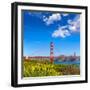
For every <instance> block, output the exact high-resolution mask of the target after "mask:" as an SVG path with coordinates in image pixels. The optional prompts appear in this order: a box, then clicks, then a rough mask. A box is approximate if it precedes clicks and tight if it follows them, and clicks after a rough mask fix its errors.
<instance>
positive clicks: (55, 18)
mask: <svg viewBox="0 0 90 90" xmlns="http://www.w3.org/2000/svg"><path fill="white" fill-rule="evenodd" d="M59 20H61V15H60V14H59V13H56V14H52V15H51V16H49V17H45V16H44V17H43V21H44V22H45V23H46V24H47V25H50V24H53V23H54V22H55V21H59Z"/></svg>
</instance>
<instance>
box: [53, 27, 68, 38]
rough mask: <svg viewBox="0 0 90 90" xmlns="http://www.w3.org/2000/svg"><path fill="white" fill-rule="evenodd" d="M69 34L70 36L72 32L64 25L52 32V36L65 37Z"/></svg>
mask: <svg viewBox="0 0 90 90" xmlns="http://www.w3.org/2000/svg"><path fill="white" fill-rule="evenodd" d="M67 36H70V33H69V31H68V30H67V29H64V27H59V28H58V29H57V30H55V31H54V32H53V34H52V37H55V38H56V37H62V38H65V37H67Z"/></svg>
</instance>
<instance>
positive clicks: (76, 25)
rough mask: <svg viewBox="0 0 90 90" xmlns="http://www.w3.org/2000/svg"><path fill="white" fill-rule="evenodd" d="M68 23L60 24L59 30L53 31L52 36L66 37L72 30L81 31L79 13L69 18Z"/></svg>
mask: <svg viewBox="0 0 90 90" xmlns="http://www.w3.org/2000/svg"><path fill="white" fill-rule="evenodd" d="M67 22H68V24H67V25H65V26H59V28H58V29H57V30H55V31H54V32H53V33H52V37H54V38H56V37H62V38H65V37H67V36H70V35H71V33H72V32H79V31H80V16H79V15H77V16H76V17H75V18H74V19H73V20H68V21H67Z"/></svg>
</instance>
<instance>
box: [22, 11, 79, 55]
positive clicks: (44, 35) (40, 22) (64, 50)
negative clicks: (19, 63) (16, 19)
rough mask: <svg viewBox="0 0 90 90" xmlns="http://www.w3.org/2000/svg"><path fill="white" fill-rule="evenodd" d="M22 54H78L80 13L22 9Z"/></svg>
mask: <svg viewBox="0 0 90 90" xmlns="http://www.w3.org/2000/svg"><path fill="white" fill-rule="evenodd" d="M22 30H23V55H24V56H49V55H50V42H53V43H54V50H53V52H54V56H59V55H73V54H74V52H76V54H77V55H80V14H77V13H65V12H48V11H22Z"/></svg>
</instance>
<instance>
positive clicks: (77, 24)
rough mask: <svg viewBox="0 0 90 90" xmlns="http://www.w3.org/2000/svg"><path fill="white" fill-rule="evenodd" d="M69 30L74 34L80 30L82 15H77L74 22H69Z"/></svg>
mask: <svg viewBox="0 0 90 90" xmlns="http://www.w3.org/2000/svg"><path fill="white" fill-rule="evenodd" d="M68 28H69V30H71V31H72V32H76V31H79V30H80V15H77V16H76V17H75V18H74V19H73V20H68Z"/></svg>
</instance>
